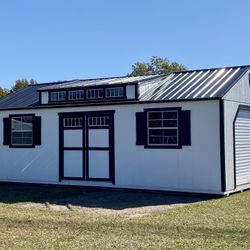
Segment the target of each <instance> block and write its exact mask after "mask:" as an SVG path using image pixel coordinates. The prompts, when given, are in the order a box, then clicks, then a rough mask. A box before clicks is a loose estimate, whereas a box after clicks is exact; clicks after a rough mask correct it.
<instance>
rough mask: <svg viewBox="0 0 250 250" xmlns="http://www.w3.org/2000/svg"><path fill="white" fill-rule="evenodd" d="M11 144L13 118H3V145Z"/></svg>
mask: <svg viewBox="0 0 250 250" xmlns="http://www.w3.org/2000/svg"><path fill="white" fill-rule="evenodd" d="M10 144H11V118H3V145H10Z"/></svg>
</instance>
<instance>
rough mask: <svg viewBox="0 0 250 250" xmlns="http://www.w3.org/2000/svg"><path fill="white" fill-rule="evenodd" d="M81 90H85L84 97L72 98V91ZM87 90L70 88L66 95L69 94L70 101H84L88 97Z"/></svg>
mask: <svg viewBox="0 0 250 250" xmlns="http://www.w3.org/2000/svg"><path fill="white" fill-rule="evenodd" d="M80 91H82V92H83V97H82V98H75V99H74V98H70V94H71V92H76V93H77V92H80ZM85 92H86V90H85V89H70V90H68V91H66V95H67V99H66V101H67V100H68V101H73V102H75V101H83V100H85V99H86V93H85Z"/></svg>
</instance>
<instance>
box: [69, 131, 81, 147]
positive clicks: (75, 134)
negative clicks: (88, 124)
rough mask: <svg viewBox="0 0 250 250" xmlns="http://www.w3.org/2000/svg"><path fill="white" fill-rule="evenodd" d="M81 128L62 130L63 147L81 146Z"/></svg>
mask: <svg viewBox="0 0 250 250" xmlns="http://www.w3.org/2000/svg"><path fill="white" fill-rule="evenodd" d="M82 146H83V141H82V130H79V129H77V130H64V147H80V148H82Z"/></svg>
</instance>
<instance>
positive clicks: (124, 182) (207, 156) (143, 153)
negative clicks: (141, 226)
mask: <svg viewBox="0 0 250 250" xmlns="http://www.w3.org/2000/svg"><path fill="white" fill-rule="evenodd" d="M162 107H181V108H182V109H183V110H190V111H191V141H192V145H191V146H183V148H182V149H145V148H144V147H143V146H136V123H135V113H136V112H141V111H143V110H144V108H162ZM109 109H110V110H115V115H114V116H115V179H116V185H115V186H117V187H128V188H144V189H159V190H173V191H183V192H206V193H217V194H219V193H221V175H220V171H221V169H220V131H219V102H218V101H216V100H213V101H201V102H198V101H194V102H177V103H176V102H172V103H165V104H160V103H158V104H137V105H119V106H118V105H117V106H97V107H94V106H92V107H81V108H80V107H78V108H62V109H43V110H30V111H24V110H20V111H11V112H10V113H12V114H17V113H36V115H39V116H41V117H42V145H41V146H37V147H36V148H31V149H20V148H19V149H18V148H15V149H14V148H9V147H8V146H3V145H2V143H1V144H0V160H1V168H0V179H1V180H9V181H10V180H17V181H25V182H43V183H58V164H59V163H58V158H59V156H58V153H59V148H58V142H59V138H58V135H59V131H58V112H70V111H73V112H75V111H82V112H83V111H91V110H93V111H96V110H109ZM8 115H9V112H2V113H1V114H0V120H1V121H2V119H3V117H7V116H8ZM2 137H3V128H2V122H1V123H0V138H2ZM63 183H68V184H83V185H86V184H87V185H100V186H112V184H111V183H110V184H107V183H101V182H100V183H96V182H93V183H92V182H82V183H81V182H72V181H65V182H63Z"/></svg>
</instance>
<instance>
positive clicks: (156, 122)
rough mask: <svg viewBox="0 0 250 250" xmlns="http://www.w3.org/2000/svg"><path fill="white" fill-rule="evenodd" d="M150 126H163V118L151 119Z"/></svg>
mask: <svg viewBox="0 0 250 250" xmlns="http://www.w3.org/2000/svg"><path fill="white" fill-rule="evenodd" d="M149 127H150V128H154V127H158V128H159V127H160V128H161V127H162V120H151V121H149Z"/></svg>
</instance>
